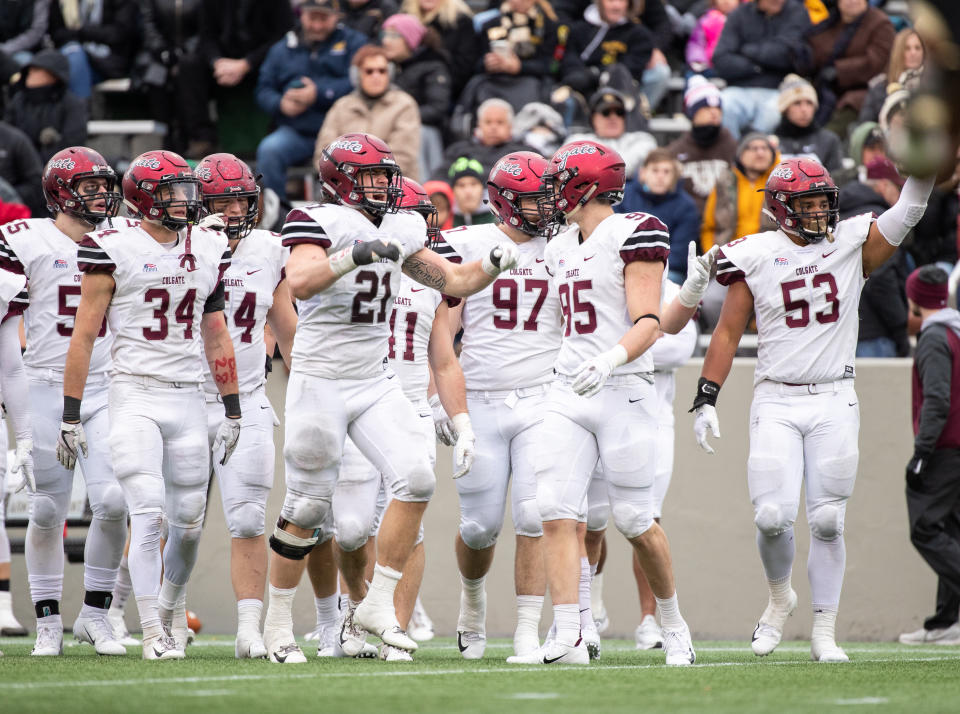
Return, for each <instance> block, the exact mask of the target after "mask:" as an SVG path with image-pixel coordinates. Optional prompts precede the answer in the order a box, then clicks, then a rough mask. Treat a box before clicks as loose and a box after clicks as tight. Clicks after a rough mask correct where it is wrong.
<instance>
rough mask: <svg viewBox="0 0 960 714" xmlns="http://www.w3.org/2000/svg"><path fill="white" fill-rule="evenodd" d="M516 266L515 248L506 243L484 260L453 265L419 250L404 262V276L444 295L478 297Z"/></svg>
mask: <svg viewBox="0 0 960 714" xmlns="http://www.w3.org/2000/svg"><path fill="white" fill-rule="evenodd" d="M516 264H517V246H516V245H515V244H514V243H513V242H512V241H509V240H506V241H504V242H502V243H499V244H498V245H496V246H495V247H494V248H492V249H491V250H490V253H489V254H488V255H486V256H484V258H483V260H474V261H471V262H469V263H463V264H457V263H452V262H450V261H449V260H446V259H445V258H441V257H440V256H439V255H437V254H436V253H434V252H433V251H432V250H430V249H429V248H421V249H420V250H418V251H417V252H416V253H413V254H412V255H409V256H407V258H406V259H405V260H404V261H403V272H404V273H406V274H407V276H409V277H410V278H413V279H414V280H416V281H417V282H418V283H420V284H421V285H426V286H427V287H428V288H433V289H434V290H439V291H440V292H442V293H444V294H445V295H452V296H454V297H467V296H468V295H473V294H474V293H478V292H480V291H481V290H483V289H484V288H485V287H487V286H488V285H489V284H490V283H492V282H493V279H494V278H496V277H497V276H498V275H499V274H500V273H501V272H503V271H504V270H508V269H509V268H512V267H513V266H515V265H516Z"/></svg>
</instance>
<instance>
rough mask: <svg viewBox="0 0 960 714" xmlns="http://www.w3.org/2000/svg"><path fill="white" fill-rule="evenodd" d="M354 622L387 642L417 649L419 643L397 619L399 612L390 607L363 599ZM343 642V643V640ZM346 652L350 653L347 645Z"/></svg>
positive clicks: (412, 650)
mask: <svg viewBox="0 0 960 714" xmlns="http://www.w3.org/2000/svg"><path fill="white" fill-rule="evenodd" d="M353 623H354V625H356V626H358V627H362V628H363V629H364V630H366V631H367V632H370V633H372V634H374V635H376V636H377V637H379V638H380V639H381V640H383V642H384V643H385V644H388V645H393V646H394V647H399V648H400V649H402V650H408V651H409V652H414V651H416V649H417V647H418V645H417V643H416V642H415V641H414V640H412V639H411V638H410V636H409V635H408V634H407V633H406V631H405V630H404V629H403V628H402V627H400V623H399V622H398V621H397V613H396V611H395V610H394V609H393V606H392V605H391V606H390V607H377V606H376V605H372V604H371V603H370V602H368V601H367V600H363V601H362V602H361V603H360V604H359V605H357V609H356V610H354V612H353ZM341 644H343V643H342V642H341ZM343 650H344V652H347V653H349V652H350V650H348V649H347V648H346V647H344V648H343Z"/></svg>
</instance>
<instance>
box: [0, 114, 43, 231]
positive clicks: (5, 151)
mask: <svg viewBox="0 0 960 714" xmlns="http://www.w3.org/2000/svg"><path fill="white" fill-rule="evenodd" d="M42 171H43V164H42V163H41V162H40V155H39V154H38V153H37V150H36V149H34V148H33V143H32V142H31V141H30V137H28V136H27V135H26V134H24V133H23V132H22V131H20V130H19V129H18V128H17V127H15V126H11V125H10V124H7V123H6V122H0V178H2V179H4V180H5V181H6V182H7V183H8V184H10V186H12V187H13V190H14V191H16V192H17V196H18V197H19V199H20V200H19V202H20V203H22V204H23V205H25V206H26V207H27V208H29V209H30V213H31V214H32V215H33V216H45V215H47V213H46V209H45V202H44V199H43V196H42V195H41V191H40V174H41V172H42Z"/></svg>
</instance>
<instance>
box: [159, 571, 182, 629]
mask: <svg viewBox="0 0 960 714" xmlns="http://www.w3.org/2000/svg"><path fill="white" fill-rule="evenodd" d="M186 589H187V586H186V585H176V584H175V583H171V582H170V581H169V580H167V579H166V578H164V579H163V583H162V584H161V585H160V594H159V595H158V596H157V606H158V607H159V608H160V620H161V621H162V622H163V624H165V625H168V626H171V627H172V623H173V612H174V610H176V609H177V601H178V600H179V599H180V598H182V597H184V591H185V590H186Z"/></svg>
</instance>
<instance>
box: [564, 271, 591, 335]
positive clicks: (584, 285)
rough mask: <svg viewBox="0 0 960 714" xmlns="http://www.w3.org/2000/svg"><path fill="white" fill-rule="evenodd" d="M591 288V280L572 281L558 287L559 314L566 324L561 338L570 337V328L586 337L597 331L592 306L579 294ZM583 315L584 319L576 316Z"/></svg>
mask: <svg viewBox="0 0 960 714" xmlns="http://www.w3.org/2000/svg"><path fill="white" fill-rule="evenodd" d="M592 287H593V281H592V280H574V281H573V282H572V283H563V284H562V285H561V286H560V312H562V313H563V321H564V323H565V324H566V328H565V329H564V332H563V336H564V337H569V336H570V326H571V325H573V327H574V328H575V329H576V331H577V334H578V335H588V334H590V333H591V332H593V331H594V330H596V329H597V311H596V310H595V309H594V307H593V305H592V304H591V303H590V302H589V301H588V300H586V298H584V297H583V296H582V295H581V294H580V293H581V291H583V290H589V289H590V288H592ZM577 315H583V316H585V318H584V319H582V320H581V319H579V318H577V317H576V316H577Z"/></svg>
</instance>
